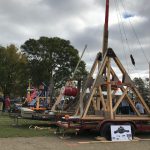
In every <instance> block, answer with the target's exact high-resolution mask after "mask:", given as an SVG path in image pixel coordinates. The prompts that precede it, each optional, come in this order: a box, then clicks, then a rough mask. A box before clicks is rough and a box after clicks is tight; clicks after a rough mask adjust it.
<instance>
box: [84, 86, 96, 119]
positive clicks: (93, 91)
mask: <svg viewBox="0 0 150 150" xmlns="http://www.w3.org/2000/svg"><path fill="white" fill-rule="evenodd" d="M95 90H96V88H93V90H92V91H91V93H90V98H89V100H88V103H87V105H86V109H85V112H84V114H83V118H84V117H85V116H86V115H87V111H88V109H89V107H90V104H91V101H92V98H93V95H94V93H95Z"/></svg>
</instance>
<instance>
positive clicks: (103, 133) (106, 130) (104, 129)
mask: <svg viewBox="0 0 150 150" xmlns="http://www.w3.org/2000/svg"><path fill="white" fill-rule="evenodd" d="M111 125H112V124H111V123H106V124H104V125H103V126H102V128H101V136H103V137H105V138H106V139H107V140H111V128H110V126H111Z"/></svg>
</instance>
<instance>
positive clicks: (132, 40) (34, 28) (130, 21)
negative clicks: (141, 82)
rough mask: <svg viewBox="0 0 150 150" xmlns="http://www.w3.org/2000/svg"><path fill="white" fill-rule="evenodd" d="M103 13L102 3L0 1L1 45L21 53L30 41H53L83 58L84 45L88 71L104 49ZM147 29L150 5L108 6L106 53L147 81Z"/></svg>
mask: <svg viewBox="0 0 150 150" xmlns="http://www.w3.org/2000/svg"><path fill="white" fill-rule="evenodd" d="M104 12H105V0H0V20H1V21H0V33H1V36H0V45H2V46H7V45H9V44H16V46H17V47H18V48H19V47H20V46H21V45H22V44H23V43H24V42H25V41H26V40H28V39H29V38H35V39H38V38H39V37H40V36H48V37H54V36H57V37H60V38H64V39H66V40H70V42H71V44H72V45H73V46H74V47H75V48H77V49H78V50H79V51H80V54H81V52H82V50H83V48H84V46H85V44H87V45H88V48H87V50H86V52H85V54H84V57H83V60H84V61H85V62H86V64H87V68H88V70H90V68H91V66H92V63H93V61H94V59H95V56H96V54H97V52H98V51H100V50H101V48H102V37H103V24H104V17H105V14H104ZM118 20H119V21H118ZM119 22H120V23H119ZM149 28H150V1H148V0H134V1H131V0H110V17H109V47H111V48H113V49H114V51H115V52H116V54H117V55H118V57H119V58H120V59H121V62H122V63H123V65H124V66H125V68H126V69H127V71H128V73H129V74H130V75H132V76H135V75H136V76H137V77H142V76H144V77H148V62H149V61H150V29H149ZM122 39H123V40H122ZM141 47H142V48H141ZM130 54H132V55H133V57H134V59H135V62H136V66H135V67H134V66H133V65H132V63H131V60H130Z"/></svg>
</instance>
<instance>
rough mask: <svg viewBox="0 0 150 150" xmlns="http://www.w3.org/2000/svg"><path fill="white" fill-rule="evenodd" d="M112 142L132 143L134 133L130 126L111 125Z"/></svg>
mask: <svg viewBox="0 0 150 150" xmlns="http://www.w3.org/2000/svg"><path fill="white" fill-rule="evenodd" d="M111 139H112V141H131V140H132V132H131V126H130V125H111Z"/></svg>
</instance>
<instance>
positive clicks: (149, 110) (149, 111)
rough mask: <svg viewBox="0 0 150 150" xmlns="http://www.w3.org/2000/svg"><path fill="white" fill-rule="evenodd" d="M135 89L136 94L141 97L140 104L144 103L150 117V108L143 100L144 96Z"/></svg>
mask: <svg viewBox="0 0 150 150" xmlns="http://www.w3.org/2000/svg"><path fill="white" fill-rule="evenodd" d="M133 89H134V91H135V94H136V95H137V96H138V97H139V99H140V102H141V103H142V105H143V107H144V108H145V110H146V112H147V113H148V114H149V115H150V109H149V108H148V106H147V104H146V103H145V101H144V99H143V98H142V96H141V95H140V93H139V92H138V90H137V89H136V88H135V87H134V88H133Z"/></svg>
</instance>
